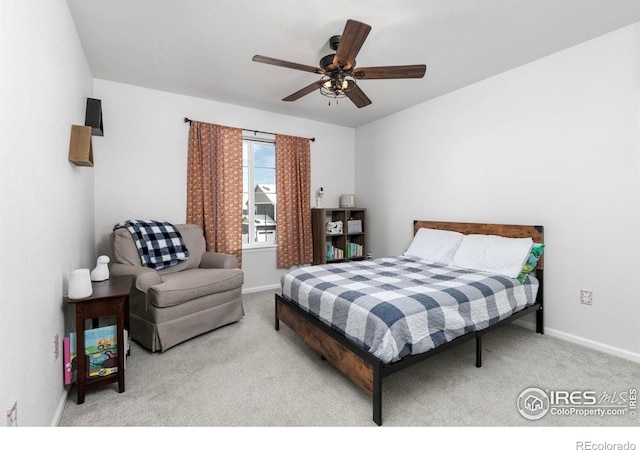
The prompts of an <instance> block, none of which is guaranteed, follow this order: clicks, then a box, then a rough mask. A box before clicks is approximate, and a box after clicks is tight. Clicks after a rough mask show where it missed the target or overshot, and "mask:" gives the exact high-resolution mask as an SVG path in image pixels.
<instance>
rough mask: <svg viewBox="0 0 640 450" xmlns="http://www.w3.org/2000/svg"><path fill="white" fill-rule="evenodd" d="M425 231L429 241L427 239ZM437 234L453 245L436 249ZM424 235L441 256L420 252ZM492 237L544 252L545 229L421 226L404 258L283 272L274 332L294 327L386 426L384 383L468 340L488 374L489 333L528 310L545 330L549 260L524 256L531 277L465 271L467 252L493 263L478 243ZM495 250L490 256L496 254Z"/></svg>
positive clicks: (445, 243)
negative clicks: (484, 361) (485, 339)
mask: <svg viewBox="0 0 640 450" xmlns="http://www.w3.org/2000/svg"><path fill="white" fill-rule="evenodd" d="M425 234H427V235H428V236H431V237H430V238H429V239H431V240H427V241H425V240H424V238H423V237H422V236H423V235H425ZM434 235H435V236H441V235H444V237H445V238H446V239H442V240H441V241H438V242H436V241H434V240H433V236H434ZM419 236H420V237H421V239H422V241H420V242H421V243H422V244H421V245H423V246H424V243H425V242H426V243H427V244H429V245H431V246H432V247H438V249H439V250H437V251H436V250H433V249H430V250H428V252H431V254H430V255H429V256H428V257H424V258H426V260H425V259H423V253H419V251H420V250H419V248H420V246H419V245H418V244H419V242H418V237H419ZM452 239H453V240H454V241H455V244H453V243H452V242H454V241H452ZM474 239H476V241H474ZM488 239H500V240H499V241H498V242H499V243H501V242H503V241H507V242H508V243H509V244H511V243H514V244H517V245H519V246H520V247H519V249H518V253H517V254H518V255H520V254H521V253H522V252H523V251H524V250H522V249H523V248H524V247H522V246H524V245H525V244H526V245H529V247H528V248H529V250H531V249H532V247H531V246H530V245H531V244H530V243H535V245H537V246H541V248H544V229H543V227H542V226H530V225H503V224H479V223H460V222H434V221H414V241H413V242H412V245H411V246H410V248H409V249H408V250H407V252H405V253H404V254H402V255H399V256H396V257H386V258H378V259H374V260H365V261H358V262H348V263H334V264H325V265H316V266H309V267H304V268H299V269H294V270H291V271H289V272H288V273H286V274H285V275H283V276H282V279H281V285H282V289H281V291H280V293H277V294H276V295H275V329H276V330H279V329H280V322H282V323H284V324H285V325H287V326H288V327H289V328H290V329H291V330H292V331H293V332H295V333H296V334H297V335H298V336H299V337H301V338H302V339H303V340H304V341H305V342H306V343H307V344H308V345H309V346H310V347H311V348H313V349H314V350H315V351H317V352H318V353H320V355H321V356H322V358H323V359H326V360H327V361H328V362H330V363H331V364H332V365H334V366H335V367H336V368H337V369H338V370H340V371H341V372H342V373H343V374H344V375H346V376H347V377H348V378H349V379H351V380H352V381H353V382H354V383H355V384H356V385H357V386H359V387H360V388H361V389H363V390H364V391H365V392H366V393H367V394H369V395H370V396H371V397H372V406H373V421H374V422H375V423H376V424H377V425H382V380H383V378H385V377H386V376H388V375H391V374H392V373H395V372H397V371H399V370H402V369H404V368H406V367H409V366H411V365H413V364H416V363H418V362H421V361H423V360H425V359H427V358H429V357H431V356H433V355H436V354H438V353H440V352H442V351H444V350H446V349H448V348H450V347H452V346H454V345H458V344H460V343H462V342H466V341H468V340H470V339H474V340H475V344H476V366H477V367H481V366H482V337H483V335H484V334H485V333H487V332H489V331H491V330H493V329H495V328H496V327H499V326H501V325H504V324H507V323H509V322H511V321H513V320H516V319H519V318H521V317H523V316H525V315H528V314H531V313H536V332H538V333H540V334H542V333H543V332H544V322H543V320H544V318H543V273H544V262H543V257H542V255H541V254H537V258H536V259H533V260H531V259H527V258H528V256H529V253H528V252H529V250H527V258H525V261H524V262H528V263H532V264H530V266H531V267H529V270H530V272H531V273H529V274H528V275H527V274H526V272H525V273H521V274H520V275H519V276H518V277H516V276H515V275H514V274H515V273H517V272H514V268H513V267H510V268H509V269H508V270H507V272H504V273H508V274H509V276H505V275H504V273H503V271H502V269H500V270H498V269H496V270H497V272H499V273H495V272H494V270H493V268H492V269H490V270H489V269H486V270H485V268H484V267H482V268H481V270H476V269H475V266H474V265H473V264H471V265H465V264H466V260H467V259H468V257H469V256H470V257H471V260H473V258H474V257H475V256H477V255H475V254H471V255H463V254H464V253H465V252H469V251H471V252H474V251H475V252H476V253H483V255H481V256H482V258H481V259H482V261H483V263H484V261H485V260H487V259H491V255H489V256H486V255H484V253H485V252H486V251H487V250H486V249H485V248H482V247H474V245H475V244H473V245H472V243H473V242H477V240H480V241H482V242H494V241H487V240H488ZM434 242H435V244H434ZM411 249H414V250H413V252H411V251H409V250H411ZM415 249H418V250H415ZM443 249H444V250H443ZM476 249H480V250H477V251H476ZM492 251H493V250H492V248H489V250H488V253H490V254H495V253H496V252H495V251H494V252H493V253H492ZM541 251H542V250H540V252H541ZM434 252H435V253H437V255H435V256H432V254H434ZM438 252H440V253H438ZM497 254H499V255H502V253H500V252H498V253H497ZM416 255H418V256H416ZM463 256H464V258H463ZM494 256H495V255H494ZM500 257H502V256H500ZM454 263H455V264H454ZM518 270H520V269H518ZM518 278H520V279H518Z"/></svg>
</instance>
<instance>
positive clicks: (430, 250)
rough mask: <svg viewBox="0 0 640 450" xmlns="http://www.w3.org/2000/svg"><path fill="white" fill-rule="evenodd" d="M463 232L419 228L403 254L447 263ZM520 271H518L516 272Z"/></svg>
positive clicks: (427, 260)
mask: <svg viewBox="0 0 640 450" xmlns="http://www.w3.org/2000/svg"><path fill="white" fill-rule="evenodd" d="M463 237H464V234H462V233H458V232H456V231H445V230H433V229H431V228H420V229H419V230H418V232H417V233H416V235H415V236H414V237H413V241H411V245H409V248H408V249H407V251H406V252H405V253H404V256H413V257H415V258H420V259H423V260H425V261H426V262H428V263H430V264H444V265H448V264H450V263H451V260H452V259H453V255H455V253H456V250H457V249H458V247H459V246H460V243H461V242H462V238H463ZM518 273H520V272H518Z"/></svg>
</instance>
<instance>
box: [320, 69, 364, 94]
mask: <svg viewBox="0 0 640 450" xmlns="http://www.w3.org/2000/svg"><path fill="white" fill-rule="evenodd" d="M319 84H320V93H321V94H322V95H324V96H325V97H331V98H343V97H346V96H347V93H348V92H350V91H351V90H353V88H354V87H355V86H356V80H354V79H353V77H351V76H349V75H344V74H337V75H334V76H330V75H325V76H323V77H322V78H321V79H320V83H319Z"/></svg>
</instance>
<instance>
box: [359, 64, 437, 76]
mask: <svg viewBox="0 0 640 450" xmlns="http://www.w3.org/2000/svg"><path fill="white" fill-rule="evenodd" d="M426 71H427V66H425V65H424V64H416V65H411V66H382V67H359V68H357V69H354V70H353V73H352V75H353V77H354V78H357V79H359V80H384V79H387V80H388V79H393V78H422V77H423V76H424V74H425V72H426Z"/></svg>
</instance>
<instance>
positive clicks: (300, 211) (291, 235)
mask: <svg viewBox="0 0 640 450" xmlns="http://www.w3.org/2000/svg"><path fill="white" fill-rule="evenodd" d="M275 144H276V193H277V195H278V206H277V215H278V219H277V223H278V225H277V227H278V267H291V266H293V265H296V264H308V263H311V260H312V259H313V244H312V241H311V200H310V199H311V145H310V144H309V139H306V138H301V137H294V136H283V135H276V142H275Z"/></svg>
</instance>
